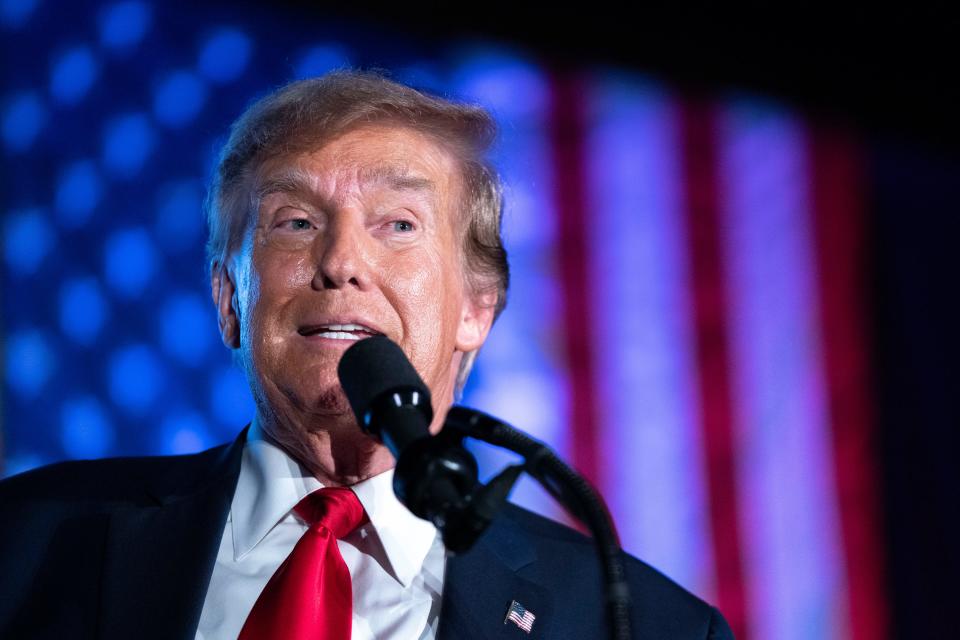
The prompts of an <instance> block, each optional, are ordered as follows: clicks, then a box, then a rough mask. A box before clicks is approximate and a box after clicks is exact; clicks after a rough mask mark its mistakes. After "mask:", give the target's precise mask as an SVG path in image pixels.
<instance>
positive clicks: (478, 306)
mask: <svg viewBox="0 0 960 640" xmlns="http://www.w3.org/2000/svg"><path fill="white" fill-rule="evenodd" d="M496 303H497V294H496V292H489V293H483V294H474V295H470V294H467V295H466V296H464V298H463V306H462V308H461V313H460V324H459V325H458V326H457V343H456V348H457V351H462V352H464V353H469V352H470V351H476V350H477V349H479V348H480V347H481V346H482V345H483V343H484V342H485V341H486V339H487V334H488V333H490V327H491V326H493V313H494V309H495V308H496Z"/></svg>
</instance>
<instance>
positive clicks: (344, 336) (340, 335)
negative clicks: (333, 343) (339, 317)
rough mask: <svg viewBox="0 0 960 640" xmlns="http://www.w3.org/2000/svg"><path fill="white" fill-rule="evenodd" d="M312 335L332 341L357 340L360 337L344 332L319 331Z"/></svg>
mask: <svg viewBox="0 0 960 640" xmlns="http://www.w3.org/2000/svg"><path fill="white" fill-rule="evenodd" d="M314 335H318V336H320V337H321V338H333V339H334V340H359V339H360V336H358V335H357V334H355V333H347V332H345V331H320V332H318V333H316V334H314Z"/></svg>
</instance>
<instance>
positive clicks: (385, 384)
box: [337, 336, 433, 429]
mask: <svg viewBox="0 0 960 640" xmlns="http://www.w3.org/2000/svg"><path fill="white" fill-rule="evenodd" d="M337 375H338V376H340V386H341V387H343V391H344V393H345V394H346V396H347V400H349V401H350V406H351V407H352V408H353V413H354V414H355V415H356V416H357V423H358V424H359V425H360V426H361V427H362V428H364V429H366V428H367V426H366V425H365V421H366V416H367V414H368V412H369V411H370V409H371V407H372V406H373V405H374V404H375V403H376V401H377V400H379V399H381V398H382V397H383V396H384V394H390V393H394V392H396V391H409V390H414V391H418V392H420V394H421V396H422V398H423V408H422V410H428V411H429V413H430V415H429V416H427V422H428V423H429V421H430V419H432V417H433V410H432V408H431V405H430V390H429V389H427V385H425V384H424V383H423V380H421V379H420V375H419V374H418V373H417V370H416V369H414V368H413V365H412V364H410V361H409V360H408V359H407V356H406V355H405V354H404V353H403V350H402V349H401V348H400V347H399V346H397V344H396V343H395V342H393V341H392V340H390V338H388V337H386V336H374V337H372V338H364V339H363V340H359V341H357V342H356V343H355V344H354V345H353V346H351V347H350V348H349V349H347V350H346V351H345V352H344V354H343V357H342V358H340V364H339V365H338V366H337Z"/></svg>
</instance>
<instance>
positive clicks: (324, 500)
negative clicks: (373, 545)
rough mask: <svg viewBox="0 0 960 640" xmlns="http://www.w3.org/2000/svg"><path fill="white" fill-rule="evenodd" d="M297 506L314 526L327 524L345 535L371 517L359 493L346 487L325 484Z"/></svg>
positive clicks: (297, 511)
mask: <svg viewBox="0 0 960 640" xmlns="http://www.w3.org/2000/svg"><path fill="white" fill-rule="evenodd" d="M293 510H294V511H295V512H296V513H297V515H299V516H300V517H301V518H303V519H304V520H305V521H306V522H307V524H309V525H310V528H311V529H314V528H317V527H324V528H326V529H327V530H329V531H330V533H332V534H333V536H334V537H335V538H337V539H340V538H345V537H346V536H348V535H350V533H352V532H353V530H354V529H356V528H357V527H359V526H360V525H361V524H363V523H364V522H365V521H366V520H367V516H366V512H365V511H364V510H363V505H362V504H360V499H359V498H357V494H355V493H354V492H353V491H351V490H350V489H348V488H346V487H324V488H323V489H320V490H318V491H314V492H313V493H311V494H310V495H308V496H306V497H305V498H304V499H303V500H301V501H300V502H298V503H297V506H295V507H294V508H293Z"/></svg>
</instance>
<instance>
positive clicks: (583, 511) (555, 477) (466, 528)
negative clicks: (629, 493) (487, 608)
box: [435, 406, 631, 640]
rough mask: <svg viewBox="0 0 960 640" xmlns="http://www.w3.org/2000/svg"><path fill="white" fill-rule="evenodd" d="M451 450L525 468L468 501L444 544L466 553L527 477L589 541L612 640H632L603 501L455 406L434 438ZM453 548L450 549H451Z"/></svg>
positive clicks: (572, 475) (529, 445)
mask: <svg viewBox="0 0 960 640" xmlns="http://www.w3.org/2000/svg"><path fill="white" fill-rule="evenodd" d="M435 437H436V438H438V439H440V440H443V441H444V442H445V443H447V444H448V445H450V446H460V445H461V443H462V441H463V438H465V437H470V438H475V439H477V440H482V441H484V442H488V443H490V444H492V445H495V446H498V447H501V448H504V449H507V450H509V451H513V452H515V453H518V454H520V455H521V456H522V457H523V459H524V464H523V465H510V466H508V467H507V468H506V469H504V470H503V471H501V472H500V473H499V474H498V475H497V476H495V477H494V478H493V479H491V480H490V482H488V483H487V484H486V485H483V484H479V483H478V486H477V488H476V490H475V491H474V492H473V493H472V494H471V495H470V496H469V497H468V499H467V500H466V503H465V504H464V506H463V510H462V512H461V514H460V516H461V517H460V518H456V519H449V520H448V521H447V523H446V524H447V529H445V530H444V531H443V536H444V542H445V543H447V542H448V541H449V542H450V543H451V544H448V547H450V548H451V549H452V550H454V551H457V550H460V551H463V550H466V549H468V548H469V547H470V546H471V545H472V544H473V542H474V541H475V540H476V539H477V538H478V537H479V536H480V534H481V533H482V532H483V530H484V529H486V527H487V525H488V524H490V522H491V521H492V520H493V518H494V517H495V516H496V513H497V511H499V509H500V508H501V507H502V506H503V504H504V503H505V502H506V499H507V496H508V495H509V493H510V490H511V489H512V488H513V485H514V483H515V482H516V481H517V479H518V478H519V477H520V473H522V472H523V471H526V472H527V473H529V474H530V476H531V477H533V478H534V479H535V480H537V481H538V482H539V483H540V484H541V485H543V487H544V488H545V489H546V490H547V491H548V492H549V493H550V495H552V496H553V497H554V498H555V499H556V500H557V501H558V502H560V504H562V505H563V506H564V507H566V508H567V510H568V511H569V512H570V514H571V515H573V516H574V517H575V518H577V519H578V520H580V521H581V522H583V523H584V524H585V525H586V526H587V528H588V529H589V530H590V533H591V534H592V535H593V540H594V544H595V546H596V549H597V555H598V557H599V560H600V565H601V569H602V574H603V582H604V595H605V597H606V608H607V620H608V623H609V631H610V636H609V637H610V638H612V639H613V640H630V638H631V633H630V590H629V587H628V584H627V579H626V570H625V566H624V562H623V552H622V550H621V549H620V543H619V541H618V539H617V534H616V532H615V530H614V527H613V522H612V521H611V519H610V515H609V513H608V512H607V509H606V506H605V505H604V503H603V499H602V498H601V497H600V496H599V495H598V494H597V492H596V491H595V490H594V489H593V487H591V486H590V484H589V483H588V482H587V481H586V480H585V479H584V478H583V477H582V476H581V475H580V474H578V473H577V472H576V471H574V470H573V469H572V468H571V467H570V466H569V465H567V464H566V463H565V462H564V461H563V460H561V459H560V457H559V456H557V455H556V454H555V453H554V452H553V451H552V450H551V449H550V448H549V447H547V446H546V445H545V444H543V443H542V442H540V441H538V440H536V439H534V438H531V437H530V436H528V435H527V434H525V433H523V432H522V431H520V430H518V429H515V428H514V427H511V426H510V425H508V424H506V423H505V422H503V421H501V420H498V419H497V418H494V417H493V416H490V415H488V414H486V413H483V412H481V411H477V410H475V409H468V408H466V407H462V406H454V407H452V408H451V409H450V411H449V413H448V414H447V418H446V421H445V423H444V427H443V429H441V430H440V433H439V434H437V436H435ZM451 545H452V546H451Z"/></svg>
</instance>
